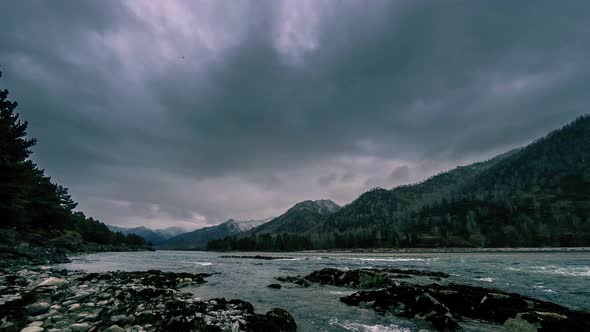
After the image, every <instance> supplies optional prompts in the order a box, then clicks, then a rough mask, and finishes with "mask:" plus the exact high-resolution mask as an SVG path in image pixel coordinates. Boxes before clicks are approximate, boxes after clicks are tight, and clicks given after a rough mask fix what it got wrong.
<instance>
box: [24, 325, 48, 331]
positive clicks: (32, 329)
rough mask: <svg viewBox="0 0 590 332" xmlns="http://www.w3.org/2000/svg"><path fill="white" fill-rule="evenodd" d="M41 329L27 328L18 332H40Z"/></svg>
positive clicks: (36, 327) (37, 327)
mask: <svg viewBox="0 0 590 332" xmlns="http://www.w3.org/2000/svg"><path fill="white" fill-rule="evenodd" d="M42 331H43V328H42V327H39V326H27V327H25V328H24V329H22V330H20V332H42Z"/></svg>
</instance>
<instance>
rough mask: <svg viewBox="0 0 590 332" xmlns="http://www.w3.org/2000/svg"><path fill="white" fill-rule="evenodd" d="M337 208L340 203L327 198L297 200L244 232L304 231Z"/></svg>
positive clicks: (250, 233) (249, 233)
mask: <svg viewBox="0 0 590 332" xmlns="http://www.w3.org/2000/svg"><path fill="white" fill-rule="evenodd" d="M339 209H340V205H338V204H336V203H334V202H333V201H331V200H327V199H323V200H316V201H310V200H308V201H303V202H299V203H297V204H295V205H294V206H293V207H291V208H290V209H289V210H287V212H285V213H283V214H282V215H280V216H278V217H276V218H274V219H273V220H271V221H269V222H267V223H265V224H263V225H260V226H258V227H256V228H254V229H252V230H250V231H249V232H246V233H245V234H247V235H252V234H270V233H298V232H304V231H306V230H308V229H310V228H313V227H315V226H317V223H318V222H319V221H320V220H322V217H323V216H325V215H329V214H332V213H334V212H336V211H338V210H339Z"/></svg>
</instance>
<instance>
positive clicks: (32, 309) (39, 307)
mask: <svg viewBox="0 0 590 332" xmlns="http://www.w3.org/2000/svg"><path fill="white" fill-rule="evenodd" d="M50 306H51V305H50V304H49V303H47V302H37V303H33V304H29V305H28V306H26V307H25V309H26V310H27V312H28V313H29V315H33V316H35V315H40V314H44V313H46V312H47V311H49V307H50Z"/></svg>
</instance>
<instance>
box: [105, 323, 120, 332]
mask: <svg viewBox="0 0 590 332" xmlns="http://www.w3.org/2000/svg"><path fill="white" fill-rule="evenodd" d="M105 332H125V329H124V328H122V327H120V326H119V325H111V326H110V327H109V328H108V329H106V330H105Z"/></svg>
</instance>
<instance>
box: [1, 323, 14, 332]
mask: <svg viewBox="0 0 590 332" xmlns="http://www.w3.org/2000/svg"><path fill="white" fill-rule="evenodd" d="M0 331H4V332H17V331H18V329H17V328H16V325H14V323H13V322H9V321H6V322H3V323H2V324H0Z"/></svg>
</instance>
